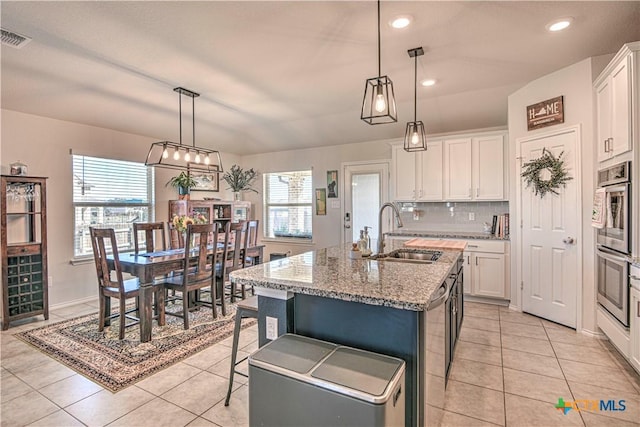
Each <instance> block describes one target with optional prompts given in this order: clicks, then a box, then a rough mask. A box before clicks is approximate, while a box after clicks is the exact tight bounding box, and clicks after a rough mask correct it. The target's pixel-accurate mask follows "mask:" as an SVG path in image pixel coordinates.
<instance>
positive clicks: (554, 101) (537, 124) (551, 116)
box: [527, 96, 564, 130]
mask: <svg viewBox="0 0 640 427" xmlns="http://www.w3.org/2000/svg"><path fill="white" fill-rule="evenodd" d="M563 98H564V97H562V96H558V97H556V98H551V99H547V100H546V101H542V102H538V103H537V104H533V105H529V106H528V107H527V130H534V129H539V128H543V127H547V126H553V125H557V124H558V123H564V99H563Z"/></svg>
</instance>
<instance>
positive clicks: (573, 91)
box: [509, 55, 611, 333]
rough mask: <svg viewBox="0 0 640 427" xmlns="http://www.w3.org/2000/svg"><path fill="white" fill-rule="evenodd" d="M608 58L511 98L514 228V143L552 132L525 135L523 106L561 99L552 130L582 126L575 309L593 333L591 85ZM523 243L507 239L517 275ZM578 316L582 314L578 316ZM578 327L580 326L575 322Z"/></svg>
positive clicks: (590, 61) (587, 62)
mask: <svg viewBox="0 0 640 427" xmlns="http://www.w3.org/2000/svg"><path fill="white" fill-rule="evenodd" d="M610 58H611V55H605V56H601V57H597V58H589V59H586V60H583V61H581V62H578V63H576V64H574V65H571V66H569V67H566V68H563V69H561V70H559V71H556V72H554V73H551V74H549V75H546V76H544V77H542V78H540V79H538V80H534V81H532V82H531V83H529V84H528V85H526V86H524V87H523V88H522V89H520V90H518V91H516V92H514V93H513V94H511V95H510V96H509V145H510V150H509V153H510V156H511V157H510V159H509V175H510V179H509V181H510V182H512V183H514V185H511V186H510V195H509V199H510V200H512V201H514V203H511V204H510V214H511V218H513V224H518V223H519V221H520V218H519V217H518V216H517V213H516V209H517V203H516V202H515V201H516V188H517V185H518V183H519V182H521V179H520V177H518V176H516V164H517V163H518V160H517V159H516V155H517V154H516V141H517V140H518V139H519V138H523V137H531V136H535V135H536V134H537V133H546V132H549V130H551V128H542V129H537V130H533V131H527V123H526V107H527V106H528V105H531V104H535V103H537V102H540V101H544V100H545V99H550V98H553V97H556V96H560V95H562V96H564V111H565V120H564V123H563V124H560V125H556V126H555V127H554V128H555V129H560V128H561V127H567V128H568V127H572V126H576V125H578V126H580V135H581V140H580V141H579V145H580V156H581V159H580V160H581V164H582V171H581V173H582V186H581V198H582V207H581V210H582V233H581V234H582V235H581V236H579V237H578V242H579V244H581V245H582V304H581V307H580V305H579V306H578V310H581V317H582V329H583V330H585V331H588V332H593V333H596V331H597V328H596V323H595V309H596V293H595V286H596V285H595V280H594V275H595V261H594V259H595V232H594V230H593V228H592V227H591V209H592V203H593V193H594V190H595V144H594V134H595V108H594V105H595V104H594V95H593V90H592V82H593V80H594V79H595V77H596V76H597V74H598V73H599V72H600V71H601V70H602V69H604V66H605V65H606V63H607V62H608V60H609V59H610ZM520 245H521V242H518V241H517V237H516V235H515V233H513V234H512V235H511V248H512V251H513V255H514V256H513V257H512V265H511V270H512V271H516V269H517V268H519V267H520V266H519V265H518V262H517V261H518V256H517V253H518V251H519V250H520V247H521V246H520ZM517 277H518V275H516V274H514V275H512V283H511V295H512V296H515V295H517V296H518V297H517V298H513V299H512V302H511V304H512V305H515V306H518V307H520V289H519V288H520V287H519V286H518V283H519V282H517ZM579 317H580V316H579ZM578 327H579V328H580V324H578Z"/></svg>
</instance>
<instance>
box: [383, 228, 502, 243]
mask: <svg viewBox="0 0 640 427" xmlns="http://www.w3.org/2000/svg"><path fill="white" fill-rule="evenodd" d="M385 235H387V236H390V237H435V238H439V239H481V240H501V241H504V240H506V241H508V240H509V236H507V237H496V236H494V235H493V234H490V233H483V232H476V231H420V230H396V231H391V232H388V233H385Z"/></svg>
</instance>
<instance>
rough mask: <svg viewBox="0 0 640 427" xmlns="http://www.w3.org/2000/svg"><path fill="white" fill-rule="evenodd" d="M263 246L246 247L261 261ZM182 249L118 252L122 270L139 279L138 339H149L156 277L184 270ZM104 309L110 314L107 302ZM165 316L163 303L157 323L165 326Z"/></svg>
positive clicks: (109, 259)
mask: <svg viewBox="0 0 640 427" xmlns="http://www.w3.org/2000/svg"><path fill="white" fill-rule="evenodd" d="M223 246H224V244H222V243H218V244H217V248H216V250H217V251H222V250H223ZM210 249H211V253H213V245H211V247H210ZM263 249H264V245H256V246H252V247H250V248H247V254H250V255H251V256H252V257H254V259H255V260H256V261H255V263H256V264H260V263H261V262H262V256H263ZM234 250H235V249H234V247H233V246H232V245H230V246H229V248H228V250H227V251H228V253H229V254H230V256H231V255H232V254H233V251H234ZM192 252H193V258H194V259H195V258H196V257H197V249H194V250H193V251H192ZM184 258H185V256H184V249H170V250H165V251H156V252H138V253H134V252H122V253H120V254H119V257H118V259H119V261H120V266H121V268H122V271H123V272H125V273H129V274H131V275H132V276H135V277H137V278H138V279H139V281H140V294H139V301H138V308H139V313H140V342H143V343H144V342H149V341H151V329H152V322H153V292H154V291H155V290H157V285H156V286H154V279H155V278H156V277H160V276H164V275H166V274H169V273H171V272H174V271H180V270H183V269H184ZM107 262H109V263H110V264H113V262H114V258H113V255H109V256H107ZM105 311H106V312H107V313H110V311H111V307H110V304H109V303H107V304H105ZM164 324H165V315H164V306H163V305H161V306H160V307H158V325H160V326H164Z"/></svg>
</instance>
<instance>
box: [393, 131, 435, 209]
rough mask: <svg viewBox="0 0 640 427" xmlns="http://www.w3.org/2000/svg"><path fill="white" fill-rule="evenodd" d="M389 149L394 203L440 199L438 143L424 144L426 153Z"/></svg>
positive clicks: (395, 146)
mask: <svg viewBox="0 0 640 427" xmlns="http://www.w3.org/2000/svg"><path fill="white" fill-rule="evenodd" d="M392 150H393V151H392V157H393V177H394V179H393V187H394V198H395V200H404V201H430V200H442V141H428V142H427V151H417V152H407V151H404V148H403V146H402V145H394V146H393V148H392Z"/></svg>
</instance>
